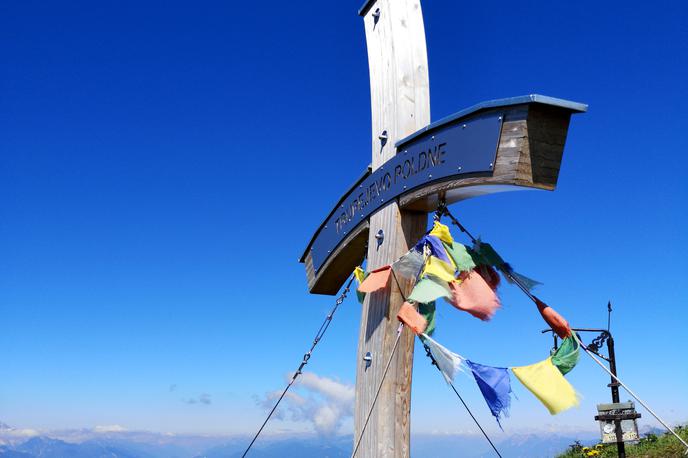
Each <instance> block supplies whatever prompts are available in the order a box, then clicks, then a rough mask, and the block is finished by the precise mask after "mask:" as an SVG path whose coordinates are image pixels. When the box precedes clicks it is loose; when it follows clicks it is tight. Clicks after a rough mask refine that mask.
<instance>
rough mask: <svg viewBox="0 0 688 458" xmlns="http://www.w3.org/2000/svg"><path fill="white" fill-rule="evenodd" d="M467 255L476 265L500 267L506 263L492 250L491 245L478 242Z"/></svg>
mask: <svg viewBox="0 0 688 458" xmlns="http://www.w3.org/2000/svg"><path fill="white" fill-rule="evenodd" d="M469 253H470V255H471V257H472V258H473V261H474V262H475V263H476V264H478V265H480V264H487V265H489V266H494V267H500V266H502V265H504V264H505V263H506V262H505V261H504V259H502V257H501V256H500V255H499V253H497V252H496V251H495V249H494V248H492V245H490V244H489V243H484V242H481V241H480V240H478V241H477V242H476V243H475V245H473V249H472V250H471V251H469Z"/></svg>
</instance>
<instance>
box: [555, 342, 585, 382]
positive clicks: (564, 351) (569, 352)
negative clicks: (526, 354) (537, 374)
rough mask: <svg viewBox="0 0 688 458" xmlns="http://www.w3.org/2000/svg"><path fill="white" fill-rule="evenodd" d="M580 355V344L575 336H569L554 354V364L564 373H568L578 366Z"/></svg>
mask: <svg viewBox="0 0 688 458" xmlns="http://www.w3.org/2000/svg"><path fill="white" fill-rule="evenodd" d="M579 357H580V345H579V344H578V342H577V341H576V339H574V338H573V336H569V337H567V338H565V339H564V340H563V341H562V342H561V346H560V347H559V348H557V351H556V352H554V354H553V355H552V364H554V365H555V366H556V367H557V369H559V371H560V372H561V374H562V375H566V374H568V373H569V372H571V369H573V368H574V367H576V364H577V363H578V358H579Z"/></svg>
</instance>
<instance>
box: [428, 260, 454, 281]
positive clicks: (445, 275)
mask: <svg viewBox="0 0 688 458" xmlns="http://www.w3.org/2000/svg"><path fill="white" fill-rule="evenodd" d="M455 274H456V269H454V266H453V265H451V264H449V263H447V262H444V261H442V260H441V259H439V258H437V257H435V256H429V257H428V259H427V261H426V262H425V268H424V269H423V275H424V276H425V275H434V276H435V277H437V278H439V279H440V280H444V281H446V282H450V281H454V280H455V279H456V277H455Z"/></svg>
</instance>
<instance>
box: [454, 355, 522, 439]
mask: <svg viewBox="0 0 688 458" xmlns="http://www.w3.org/2000/svg"><path fill="white" fill-rule="evenodd" d="M465 362H466V365H467V366H468V367H469V368H470V370H471V372H473V377H475V381H476V382H477V383H478V388H480V392H481V393H482V394H483V397H484V398H485V402H487V406H488V407H489V408H490V411H491V412H492V415H494V417H495V419H496V420H497V424H498V425H499V427H500V428H501V427H502V424H501V423H500V422H499V417H500V416H501V415H503V416H504V417H507V416H509V407H510V406H511V378H510V377H509V370H508V369H507V368H506V367H492V366H483V365H482V364H478V363H474V362H472V361H469V360H466V361H465Z"/></svg>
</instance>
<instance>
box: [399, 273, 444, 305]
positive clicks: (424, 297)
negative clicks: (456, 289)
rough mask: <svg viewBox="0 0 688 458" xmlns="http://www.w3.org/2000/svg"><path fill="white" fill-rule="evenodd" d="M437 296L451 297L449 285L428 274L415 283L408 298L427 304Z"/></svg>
mask: <svg viewBox="0 0 688 458" xmlns="http://www.w3.org/2000/svg"><path fill="white" fill-rule="evenodd" d="M439 297H446V298H447V299H450V298H451V297H452V293H451V291H450V290H449V285H447V282H445V281H442V280H438V279H435V278H433V277H430V276H428V277H425V278H423V279H422V280H420V281H419V282H418V283H416V286H414V287H413V291H411V294H410V295H409V297H408V299H409V300H410V301H413V302H417V303H419V304H427V303H430V302H432V301H434V300H435V299H437V298H439Z"/></svg>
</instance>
